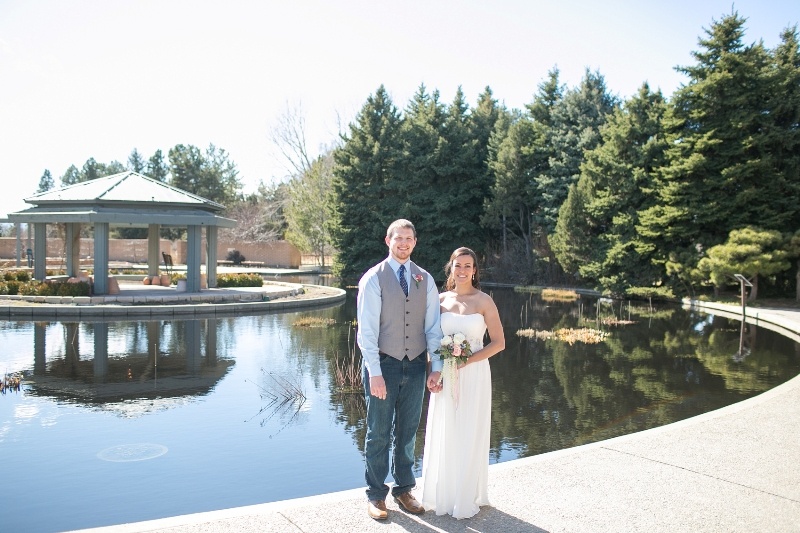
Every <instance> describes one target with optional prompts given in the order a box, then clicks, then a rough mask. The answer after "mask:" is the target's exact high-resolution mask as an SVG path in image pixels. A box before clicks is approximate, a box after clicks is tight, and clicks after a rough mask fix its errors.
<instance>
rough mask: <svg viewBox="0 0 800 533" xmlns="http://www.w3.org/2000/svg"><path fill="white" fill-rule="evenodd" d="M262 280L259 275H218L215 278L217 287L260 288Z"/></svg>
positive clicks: (262, 283)
mask: <svg viewBox="0 0 800 533" xmlns="http://www.w3.org/2000/svg"><path fill="white" fill-rule="evenodd" d="M263 285H264V278H262V277H261V276H260V275H259V274H220V275H219V276H218V277H217V287H220V288H223V287H261V286H263Z"/></svg>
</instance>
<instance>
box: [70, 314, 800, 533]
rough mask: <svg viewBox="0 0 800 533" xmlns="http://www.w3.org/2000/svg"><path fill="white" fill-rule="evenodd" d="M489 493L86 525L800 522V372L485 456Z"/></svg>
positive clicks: (441, 528) (615, 526) (275, 528)
mask: <svg viewBox="0 0 800 533" xmlns="http://www.w3.org/2000/svg"><path fill="white" fill-rule="evenodd" d="M709 307H711V306H709ZM714 307H715V309H717V310H719V311H720V312H726V313H731V314H733V315H737V313H740V312H741V309H737V308H736V307H735V306H714ZM715 312H717V311H715ZM749 314H750V311H748V321H753V320H756V317H755V316H753V317H750V316H749ZM753 314H754V315H755V312H754V313H753ZM757 320H758V321H759V325H770V327H775V328H779V329H781V330H782V331H784V332H785V333H787V334H788V335H789V336H794V337H797V335H798V334H800V312H798V311H775V312H770V310H765V309H759V310H758V318H757ZM785 328H789V329H785ZM209 482H210V483H213V479H210V480H209ZM266 482H278V483H279V482H280V480H273V481H268V480H266V479H265V483H266ZM321 488H322V487H321ZM489 495H490V498H491V500H492V503H493V505H492V506H487V507H484V508H483V509H481V511H480V513H478V515H476V516H475V517H473V518H471V519H468V520H455V519H452V518H451V517H449V516H436V515H435V514H434V513H432V512H428V513H425V514H424V515H422V516H411V515H408V514H405V513H403V512H401V511H399V510H398V509H397V505H396V504H395V503H394V502H393V501H390V502H387V504H388V505H389V520H388V521H386V522H375V521H373V520H371V519H370V518H368V517H367V513H366V502H365V499H364V491H363V488H358V489H353V490H349V491H344V492H337V493H333V494H325V495H322V496H315V497H310V498H300V499H296V500H287V501H281V502H275V503H268V504H262V505H254V506H249V507H241V508H236V509H229V510H222V511H214V512H208V513H201V514H195V515H187V516H177V517H172V518H165V519H161V520H153V521H148V522H140V523H134V524H125V525H117V526H113V527H107V528H96V529H92V530H85V531H92V532H95V533H99V532H112V531H113V532H123V533H124V532H145V531H157V532H161V533H184V532H186V533H189V532H208V533H217V532H220V533H222V532H225V533H227V532H242V531H252V532H262V533H263V532H281V533H285V532H298V533H300V532H303V533H330V532H373V531H375V532H382V533H387V532H393V531H405V532H413V533H416V532H419V533H423V532H425V533H428V532H462V531H463V532H476V531H477V532H504V533H505V532H510V533H513V532H573V533H574V532H593V533H594V532H607V531H614V532H616V531H619V532H637V531H646V532H648V533H655V532H662V531H663V532H676V531H678V532H684V531H686V532H726V533H730V532H748V533H751V532H798V531H800V377H795V378H794V379H793V380H791V381H789V382H787V383H784V384H783V385H781V386H779V387H776V388H774V389H772V390H770V391H767V392H765V393H763V394H761V395H759V396H757V397H754V398H751V399H749V400H745V401H743V402H740V403H738V404H735V405H731V406H729V407H725V408H723V409H719V410H717V411H713V412H710V413H706V414H704V415H700V416H696V417H694V418H691V419H688V420H684V421H681V422H677V423H674V424H670V425H668V426H663V427H660V428H655V429H651V430H647V431H642V432H640V433H635V434H632V435H626V436H622V437H617V438H613V439H609V440H606V441H602V442H597V443H593V444H588V445H585V446H579V447H575V448H570V449H567V450H560V451H556V452H551V453H545V454H541V455H538V456H534V457H530V458H525V459H519V460H515V461H509V462H505V463H500V464H496V465H492V466H490V467H489Z"/></svg>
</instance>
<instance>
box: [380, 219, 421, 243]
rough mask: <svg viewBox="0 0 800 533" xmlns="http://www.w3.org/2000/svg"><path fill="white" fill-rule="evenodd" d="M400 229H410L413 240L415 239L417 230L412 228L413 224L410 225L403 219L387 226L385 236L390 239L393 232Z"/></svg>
mask: <svg viewBox="0 0 800 533" xmlns="http://www.w3.org/2000/svg"><path fill="white" fill-rule="evenodd" d="M401 228H408V229H410V230H411V231H413V232H414V238H415V239H416V238H417V229H416V228H415V227H414V224H412V223H411V221H410V220H406V219H404V218H398V219H397V220H395V221H394V222H392V223H391V224H389V227H388V228H387V229H386V236H387V237H389V238H390V239H391V238H392V235H393V234H394V232H395V231H397V230H399V229H401Z"/></svg>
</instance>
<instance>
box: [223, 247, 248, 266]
mask: <svg viewBox="0 0 800 533" xmlns="http://www.w3.org/2000/svg"><path fill="white" fill-rule="evenodd" d="M227 260H228V261H231V262H232V263H233V264H234V265H241V264H242V262H243V261H247V259H245V257H244V256H243V255H242V254H241V253H240V252H239V250H231V251H230V252H228V257H227Z"/></svg>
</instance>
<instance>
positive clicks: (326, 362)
mask: <svg viewBox="0 0 800 533" xmlns="http://www.w3.org/2000/svg"><path fill="white" fill-rule="evenodd" d="M492 294H493V297H494V299H495V301H496V303H497V305H498V308H499V310H500V315H501V318H502V320H503V325H504V328H505V331H506V335H507V339H506V350H505V351H504V352H503V353H502V354H500V355H499V356H497V357H495V358H493V359H492V361H491V365H492V384H493V405H492V432H491V450H490V454H491V461H492V462H499V461H506V460H510V459H515V458H519V457H525V456H530V455H535V454H538V453H543V452H547V451H552V450H557V449H562V448H567V447H570V446H575V445H579V444H584V443H588V442H593V441H597V440H602V439H606V438H609V437H613V436H616V435H621V434H625V433H630V432H634V431H639V430H642V429H646V428H650V427H655V426H659V425H663V424H667V423H671V422H674V421H676V420H681V419H684V418H687V417H690V416H694V415H696V414H700V413H703V412H707V411H709V410H712V409H716V408H718V407H722V406H724V405H729V404H731V403H734V402H737V401H740V400H742V399H745V398H747V397H750V396H753V395H755V394H758V393H760V392H762V391H764V390H767V389H769V388H771V387H774V386H775V385H777V384H779V383H782V382H783V381H786V380H788V379H790V378H792V377H794V376H795V375H797V374H798V372H800V352H799V351H798V344H797V343H796V342H794V341H793V340H791V339H788V338H786V337H784V336H781V335H779V334H777V333H775V332H772V331H769V330H767V329H763V328H760V327H758V326H755V325H752V324H745V325H743V324H740V322H739V321H737V320H728V319H726V318H722V317H718V316H713V315H708V314H704V313H700V312H696V311H691V310H685V309H682V308H680V307H676V306H658V307H651V306H650V305H637V304H634V303H630V302H610V303H604V302H599V301H597V300H596V299H594V298H591V297H585V296H582V297H581V298H579V299H577V300H575V301H572V302H564V301H546V300H543V299H542V298H541V297H540V296H539V295H536V294H524V293H516V292H514V291H512V290H510V289H494V290H492ZM354 318H355V294H354V293H353V292H352V291H351V292H349V293H348V296H347V299H346V300H345V302H344V303H342V304H339V305H336V306H330V307H325V308H318V309H304V310H298V311H292V312H285V313H263V314H256V315H248V316H238V317H237V316H226V317H222V318H214V317H209V318H200V319H189V320H174V319H169V320H150V321H107V322H103V321H97V322H80V323H72V322H35V323H34V322H24V321H5V322H0V345H2V346H3V347H4V350H3V351H2V352H0V368H2V369H3V371H4V372H19V373H21V374H22V375H23V376H24V383H25V384H24V386H23V389H22V391H20V392H19V393H13V392H9V393H6V394H4V395H2V396H0V451H1V452H2V454H3V457H4V458H5V459H6V461H5V463H4V469H5V473H6V475H7V476H8V478H9V479H14V480H15V482H14V483H13V484H11V483H9V484H4V485H3V486H2V488H0V500H2V501H3V502H4V503H6V502H7V505H9V508H13V509H15V510H16V511H17V512H15V513H13V516H12V517H7V518H6V522H5V523H4V525H6V526H7V527H9V528H10V529H9V530H24V531H58V530H63V529H77V528H85V527H93V526H99V525H109V524H117V523H123V522H130V521H139V520H146V519H152V518H159V517H164V516H172V515H177V514H184V513H192V512H201V511H208V510H213V509H221V508H227V507H234V506H241V505H250V504H256V503H262V502H267V501H275V500H281V499H286V498H293V497H299V496H308V495H312V494H319V493H323V492H332V491H336V490H343V489H351V488H357V487H360V486H362V485H363V460H362V447H363V441H364V433H365V424H364V417H365V411H364V399H363V397H362V395H361V393H360V391H358V390H356V391H353V390H351V389H347V388H343V387H341V386H340V385H341V383H340V381H341V378H340V377H339V376H340V370H341V369H342V368H343V367H346V366H347V364H348V363H349V364H353V365H355V366H358V365H359V364H360V356H359V354H358V352H357V351H356V350H355V348H354V340H355V329H354V328H355V326H354V323H353V320H354ZM308 319H316V321H317V323H318V324H326V323H328V322H332V325H324V326H323V327H309V326H300V325H298V324H307V323H309V320H308ZM311 322H313V321H311ZM523 328H531V329H535V330H540V331H549V330H553V331H554V330H557V329H559V328H593V329H598V330H602V331H604V332H607V333H608V334H609V335H608V337H607V338H605V340H603V341H602V342H599V343H596V344H588V343H581V342H577V343H575V344H572V345H570V344H568V343H566V342H563V341H558V340H554V339H550V340H537V339H535V338H527V337H520V336H517V335H516V332H517V331H518V330H520V329H523ZM424 419H425V414H424V413H423V422H422V424H421V425H420V430H419V433H418V437H419V438H418V440H417V474H418V475H419V474H420V466H421V454H422V445H423V438H424V435H423V431H424ZM108 450H114V451H117V450H122V452H121V453H122V454H123V455H124V456H125V457H130V456H132V455H135V456H136V458H137V460H136V461H130V460H128V461H108V460H101V459H99V458H98V457H104V456H106V455H108V453H109V452H108ZM131 450H133V451H136V452H137V453H136V454H134V452H132V451H131ZM142 450H144V451H145V452H147V453H144V454H142V453H138V452H141V451H142ZM153 450H156V451H158V453H151V452H152V451H153ZM140 455H144V456H145V460H142V459H141V458H140ZM212 480H213V481H212ZM76 486H79V487H80V488H81V489H80V491H75V487H76ZM43 502H47V504H46V506H45V505H43ZM121 502H124V504H122V503H121ZM9 520H10V522H9Z"/></svg>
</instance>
